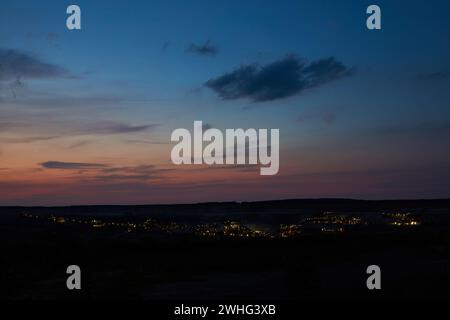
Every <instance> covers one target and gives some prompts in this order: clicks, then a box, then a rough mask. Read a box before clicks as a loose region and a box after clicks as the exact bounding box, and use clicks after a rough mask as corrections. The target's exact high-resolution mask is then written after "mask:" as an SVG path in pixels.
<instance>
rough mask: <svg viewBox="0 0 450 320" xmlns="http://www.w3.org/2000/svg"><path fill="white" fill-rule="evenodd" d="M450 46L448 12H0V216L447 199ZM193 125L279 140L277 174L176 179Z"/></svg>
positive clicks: (187, 172) (236, 172) (401, 7)
mask: <svg viewBox="0 0 450 320" xmlns="http://www.w3.org/2000/svg"><path fill="white" fill-rule="evenodd" d="M70 4H77V5H79V6H80V7H81V11H82V30H80V31H69V30H67V28H66V18H67V14H66V8H67V6H68V5H70ZM370 4H378V5H379V6H380V7H381V9H382V30H379V31H369V30H368V29H367V28H366V18H367V15H366V8H367V6H368V5H370ZM449 39H450V2H449V1H444V0H443V1H437V0H432V1H333V0H329V1H317V0H314V1H312V0H308V1H300V0H299V1H294V0H291V1H264V0H260V1H256V0H239V1H237V0H214V1H196V0H189V1H97V0H96V1H79V0H77V1H74V2H66V1H48V0H42V1H23V0H14V1H12V0H2V3H1V7H0V205H73V204H147V203H148V204H151V203H186V202H189V203H191V202H204V201H251V200H268V199H285V198H319V197H345V198H361V199H394V198H395V199H397V198H446V197H450V148H449V147H450V142H449V141H450V140H449V139H450V40H449ZM194 120H202V121H203V122H204V124H205V126H208V127H215V128H219V129H225V128H244V129H245V128H279V129H280V171H279V174H278V175H276V176H261V175H259V168H257V167H205V166H175V165H173V164H172V162H171V160H170V151H171V149H172V147H173V145H174V143H171V142H170V135H171V132H172V131H173V130H174V129H176V128H187V129H189V130H192V127H193V122H194Z"/></svg>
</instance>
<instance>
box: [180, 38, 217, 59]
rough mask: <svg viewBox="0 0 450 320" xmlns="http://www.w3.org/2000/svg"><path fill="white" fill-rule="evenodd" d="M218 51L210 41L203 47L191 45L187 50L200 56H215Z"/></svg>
mask: <svg viewBox="0 0 450 320" xmlns="http://www.w3.org/2000/svg"><path fill="white" fill-rule="evenodd" d="M217 51H218V49H217V47H216V46H214V45H212V44H211V43H210V41H209V40H208V41H206V42H205V43H204V44H201V45H198V44H195V43H191V44H190V45H188V46H187V48H186V52H191V53H195V54H198V55H200V56H215V55H216V54H217Z"/></svg>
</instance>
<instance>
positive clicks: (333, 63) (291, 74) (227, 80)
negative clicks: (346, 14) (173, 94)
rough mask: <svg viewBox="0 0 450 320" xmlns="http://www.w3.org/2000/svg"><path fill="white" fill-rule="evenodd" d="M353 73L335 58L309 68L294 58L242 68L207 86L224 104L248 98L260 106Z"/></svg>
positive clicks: (212, 81) (308, 65)
mask: <svg viewBox="0 0 450 320" xmlns="http://www.w3.org/2000/svg"><path fill="white" fill-rule="evenodd" d="M352 72H353V70H352V69H349V68H348V67H346V66H345V65H344V64H342V63H341V62H339V61H337V60H336V59H335V58H334V57H330V58H327V59H322V60H318V61H313V62H311V63H309V64H307V63H306V62H304V61H302V60H300V59H299V58H298V57H296V56H293V55H291V56H287V57H286V58H284V59H281V60H278V61H275V62H273V63H271V64H268V65H266V66H262V67H261V66H259V65H257V64H253V65H246V66H242V67H240V68H238V69H236V70H234V71H232V72H231V73H226V74H224V75H222V76H220V77H218V78H215V79H211V80H209V81H207V82H206V84H205V85H206V86H207V87H209V88H210V89H212V90H213V91H215V92H216V93H217V94H218V95H219V96H220V97H221V98H222V99H224V100H233V99H240V98H248V99H251V100H253V101H255V102H260V101H271V100H276V99H281V98H286V97H290V96H292V95H295V94H298V93H301V92H302V91H304V90H305V89H310V88H314V87H317V86H320V85H323V84H325V83H327V82H330V81H333V80H336V79H339V78H342V77H345V76H349V75H351V74H352Z"/></svg>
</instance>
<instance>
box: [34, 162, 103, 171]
mask: <svg viewBox="0 0 450 320" xmlns="http://www.w3.org/2000/svg"><path fill="white" fill-rule="evenodd" d="M40 165H41V166H42V167H43V168H45V169H59V170H74V169H77V170H78V169H83V170H86V169H99V168H105V167H107V166H106V165H105V164H101V163H82V162H61V161H47V162H43V163H40Z"/></svg>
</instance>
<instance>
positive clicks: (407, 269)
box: [0, 224, 450, 301]
mask: <svg viewBox="0 0 450 320" xmlns="http://www.w3.org/2000/svg"><path fill="white" fill-rule="evenodd" d="M0 252H1V255H0V271H1V273H0V282H1V284H2V285H1V289H0V297H1V298H2V299H5V298H6V299H19V300H20V299H74V298H79V299H85V298H86V299H110V298H114V299H151V300H161V299H173V300H183V301H191V300H196V299H201V300H205V299H212V300H214V299H220V300H223V299H234V300H236V299H261V300H266V299H267V300H293V299H294V300H295V299H303V298H310V299H314V298H333V299H334V298H337V299H345V298H357V299H364V298H381V299H382V298H386V299H391V298H392V299H398V298H446V299H448V298H450V228H448V227H441V228H437V227H433V228H426V227H424V228H420V229H417V230H413V231H410V230H409V231H399V232H396V233H384V232H374V233H368V234H354V235H352V234H343V235H312V236H304V237H300V238H298V239H286V240H284V239H259V240H258V239H255V240H233V239H222V240H204V239H198V238H194V237H190V236H186V237H174V238H173V239H171V240H158V239H155V238H153V237H149V236H145V235H132V234H131V235H128V234H121V235H117V234H113V233H108V232H103V231H100V232H90V231H86V230H84V231H80V230H78V229H71V228H66V227H61V226H57V225H54V226H52V225H49V226H47V227H42V226H33V225H28V224H25V225H15V224H3V225H2V226H0ZM72 264H76V265H79V266H80V267H81V269H82V290H81V291H69V290H67V288H66V277H67V275H66V273H65V272H66V268H67V266H68V265H72ZM371 264H377V265H379V266H380V267H381V270H382V290H381V291H376V292H374V291H369V290H367V288H366V279H367V275H366V273H365V272H366V268H367V266H369V265H371Z"/></svg>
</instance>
